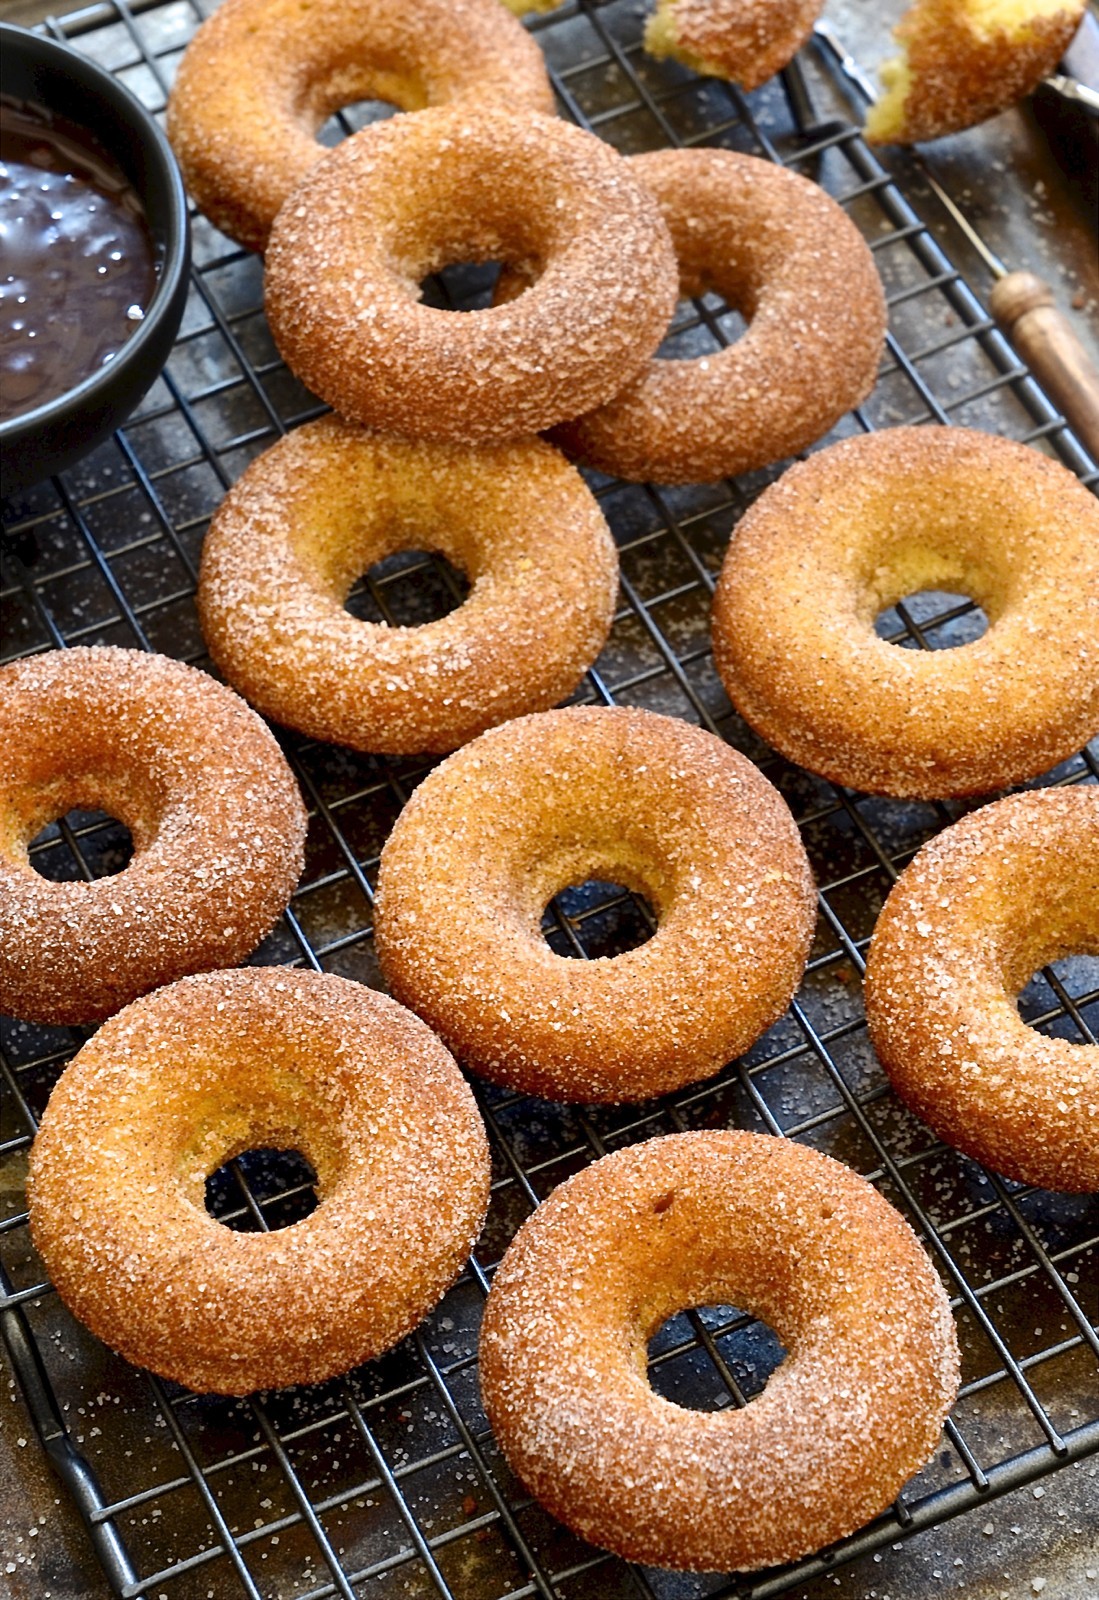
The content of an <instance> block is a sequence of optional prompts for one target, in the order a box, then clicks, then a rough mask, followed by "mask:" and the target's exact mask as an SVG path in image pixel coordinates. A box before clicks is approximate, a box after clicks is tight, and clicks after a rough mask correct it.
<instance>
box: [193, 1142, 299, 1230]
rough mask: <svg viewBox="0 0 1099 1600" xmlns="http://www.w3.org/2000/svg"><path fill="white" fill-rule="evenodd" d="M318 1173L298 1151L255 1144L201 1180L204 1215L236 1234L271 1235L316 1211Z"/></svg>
mask: <svg viewBox="0 0 1099 1600" xmlns="http://www.w3.org/2000/svg"><path fill="white" fill-rule="evenodd" d="M316 1184H317V1173H316V1170H315V1168H314V1167H313V1165H312V1163H311V1162H310V1161H309V1159H308V1157H307V1156H304V1155H303V1154H302V1152H301V1151H300V1150H294V1149H275V1148H272V1147H270V1146H267V1145H257V1146H256V1147H255V1148H254V1149H252V1150H245V1151H244V1152H243V1153H242V1154H240V1155H237V1156H234V1157H233V1159H232V1160H231V1161H227V1162H225V1164H224V1165H223V1166H220V1167H218V1168H217V1170H216V1171H215V1172H211V1173H210V1175H209V1177H208V1178H207V1179H206V1210H207V1211H208V1212H209V1214H210V1215H211V1216H212V1217H213V1218H214V1220H215V1221H216V1222H220V1223H223V1224H224V1225H225V1227H227V1228H232V1229H233V1231H234V1232H235V1233H269V1232H270V1233H273V1232H275V1231H276V1230H277V1229H279V1228H288V1227H290V1226H291V1224H292V1223H295V1222H301V1220H302V1219H303V1218H304V1217H307V1216H308V1215H309V1214H310V1212H311V1211H315V1210H316V1208H317V1205H318V1203H319V1202H318V1200H317V1190H316Z"/></svg>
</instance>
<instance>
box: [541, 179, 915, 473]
mask: <svg viewBox="0 0 1099 1600" xmlns="http://www.w3.org/2000/svg"><path fill="white" fill-rule="evenodd" d="M630 166H631V168H632V169H633V172H634V175H635V177H637V178H639V179H640V180H641V182H642V183H644V185H645V187H646V188H648V189H650V190H651V191H652V192H653V194H654V195H655V196H656V198H657V200H658V201H659V203H660V209H661V211H662V213H663V215H664V220H665V222H666V223H667V224H668V228H669V230H670V232H671V235H672V243H673V244H674V245H675V252H676V257H677V259H678V261H679V278H680V294H681V295H682V296H684V297H685V298H686V297H689V296H698V295H703V294H706V293H708V292H709V291H711V290H713V291H715V292H716V293H717V294H719V295H721V297H722V298H723V299H724V300H726V301H727V302H728V303H729V304H730V305H733V306H736V307H737V308H738V309H739V310H741V311H743V313H744V315H745V317H746V318H748V319H749V322H750V326H749V328H748V331H747V332H746V333H745V335H744V336H743V338H741V339H739V340H738V341H737V342H736V343H735V344H733V345H731V346H730V347H729V348H728V349H725V350H720V351H716V352H714V353H713V354H710V355H705V356H699V357H696V358H695V359H694V360H689V361H683V360H679V361H673V360H667V361H662V360H652V361H650V362H649V364H648V365H647V366H646V367H645V369H644V370H643V371H642V373H641V374H640V375H639V376H638V377H636V378H635V379H634V380H633V382H632V383H630V384H629V385H628V386H627V387H626V388H625V389H623V390H622V391H621V393H619V394H617V395H615V397H614V399H613V400H610V401H608V403H607V404H606V405H604V406H602V407H600V409H599V410H598V411H593V412H589V414H588V415H587V416H584V417H580V418H579V419H578V420H577V421H575V422H566V423H563V424H562V425H561V426H560V427H559V428H558V429H556V430H555V433H554V438H555V440H556V441H557V442H558V443H559V444H561V445H562V446H563V447H564V448H565V449H566V450H568V451H569V452H570V453H571V454H573V455H577V456H580V457H582V458H583V459H584V460H585V461H587V462H590V463H591V464H592V465H593V466H595V467H598V468H599V469H600V470H601V471H603V472H610V473H614V474H616V475H617V476H618V477H620V478H632V479H635V480H637V481H639V482H645V481H650V480H651V481H654V482H657V483H704V482H710V481H712V480H713V479H715V478H724V477H735V476H736V475H737V474H738V473H742V472H749V471H752V470H753V469H754V468H756V467H761V466H766V465H767V464H768V463H769V462H772V461H778V460H779V459H781V458H782V457H783V456H791V455H796V454H797V453H798V452H799V451H801V450H804V449H805V447H806V446H807V445H809V444H812V443H813V442H814V441H815V440H816V439H819V438H820V437H821V435H822V434H825V433H827V432H828V429H829V428H830V427H832V425H833V424H834V423H835V422H838V420H839V419H840V417H842V416H843V414H844V412H846V411H849V410H850V409H851V407H852V406H855V405H858V403H859V401H860V400H863V399H865V397H866V396H867V395H868V394H869V392H870V390H871V389H872V388H873V386H874V380H875V378H876V376H877V371H878V363H879V361H880V359H881V351H882V345H883V342H884V339H885V325H886V309H885V296H884V294H883V293H882V286H881V281H880V279H879V278H878V272H877V268H876V267H875V265H874V258H873V256H872V255H871V254H870V251H869V250H868V249H867V247H866V244H865V243H864V241H863V238H862V235H861V234H860V233H859V231H858V229H857V228H856V227H855V225H854V223H853V222H851V221H850V219H849V218H848V217H847V216H846V214H845V213H844V212H843V211H842V210H841V208H840V207H839V206H838V205H837V204H836V202H835V201H834V200H833V199H831V198H830V196H828V195H826V194H825V193H824V191H823V189H820V188H819V187H818V186H817V185H816V184H814V183H809V182H807V181H806V180H805V179H804V178H800V177H798V175H797V174H796V173H794V172H787V171H786V170H785V169H784V168H782V167H776V166H775V165H774V163H773V162H769V161H760V160H757V159H756V158H754V157H752V156H742V155H736V154H734V153H733V151H731V150H654V151H652V152H650V153H648V154H646V155H640V156H633V157H631V158H630Z"/></svg>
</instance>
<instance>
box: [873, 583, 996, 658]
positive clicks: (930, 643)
mask: <svg viewBox="0 0 1099 1600" xmlns="http://www.w3.org/2000/svg"><path fill="white" fill-rule="evenodd" d="M988 626H989V618H988V613H987V612H986V611H984V610H983V608H982V607H981V606H980V605H979V604H978V603H977V601H976V600H974V599H972V598H971V597H970V596H969V595H966V594H955V593H951V592H950V591H949V590H946V589H919V590H916V591H915V592H914V593H912V594H909V595H906V596H905V597H904V598H903V599H901V600H897V601H896V602H895V603H894V604H893V605H891V606H887V607H886V608H885V609H884V610H883V611H879V612H878V615H877V616H876V617H875V619H874V632H875V633H876V634H877V636H878V638H879V639H884V640H885V642H886V643H887V644H895V645H899V646H900V647H901V649H903V650H922V649H930V650H957V649H960V648H961V646H962V645H967V644H972V643H973V642H974V640H976V639H979V638H981V636H982V635H983V634H985V633H987V631H988Z"/></svg>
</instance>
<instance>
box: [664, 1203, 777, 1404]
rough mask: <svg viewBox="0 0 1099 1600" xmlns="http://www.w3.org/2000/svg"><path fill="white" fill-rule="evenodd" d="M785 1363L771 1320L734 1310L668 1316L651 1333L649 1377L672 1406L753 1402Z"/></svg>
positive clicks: (712, 1309)
mask: <svg viewBox="0 0 1099 1600" xmlns="http://www.w3.org/2000/svg"><path fill="white" fill-rule="evenodd" d="M661 1198H664V1197H661ZM672 1209H674V1204H673V1207H672ZM785 1359H786V1350H785V1347H784V1346H783V1344H782V1341H781V1340H780V1339H779V1337H778V1335H777V1334H776V1333H775V1331H774V1329H773V1328H772V1327H770V1326H769V1325H768V1324H767V1323H766V1322H761V1321H760V1320H759V1319H758V1318H757V1317H753V1316H751V1315H750V1314H749V1313H747V1312H744V1311H738V1310H737V1309H736V1308H735V1307H733V1306H727V1305H708V1306H696V1307H693V1308H689V1309H687V1310H684V1311H679V1312H677V1313H676V1314H675V1316H672V1317H669V1318H668V1319H667V1320H666V1321H665V1322H663V1323H661V1325H660V1327H659V1328H658V1329H657V1330H656V1332H655V1333H654V1334H653V1335H652V1337H651V1338H650V1340H649V1345H648V1377H649V1383H650V1384H651V1386H652V1388H653V1391H654V1393H656V1394H658V1395H660V1396H661V1398H662V1399H664V1400H669V1401H671V1402H672V1404H673V1405H677V1406H682V1407H683V1408H684V1409H685V1410H688V1411H723V1410H725V1409H726V1408H727V1407H729V1406H738V1405H741V1404H742V1403H745V1404H746V1403H749V1402H750V1401H752V1400H754V1399H755V1398H756V1396H757V1395H758V1394H760V1393H761V1392H762V1390H763V1388H764V1386H765V1385H766V1383H767V1380H768V1379H769V1378H770V1376H771V1374H772V1373H773V1372H775V1371H776V1370H777V1369H778V1367H780V1366H781V1365H782V1363H783V1361H784V1360H785Z"/></svg>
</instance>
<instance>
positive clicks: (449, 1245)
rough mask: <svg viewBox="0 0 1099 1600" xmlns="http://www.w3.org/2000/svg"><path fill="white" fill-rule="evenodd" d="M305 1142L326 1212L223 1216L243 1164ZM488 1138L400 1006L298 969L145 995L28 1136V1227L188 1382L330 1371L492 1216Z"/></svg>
mask: <svg viewBox="0 0 1099 1600" xmlns="http://www.w3.org/2000/svg"><path fill="white" fill-rule="evenodd" d="M263 1148H274V1149H295V1150H299V1151H300V1152H301V1153H302V1154H303V1155H304V1156H305V1157H306V1158H307V1159H308V1160H309V1162H310V1163H311V1164H312V1166H313V1169H314V1171H315V1172H316V1174H317V1191H318V1195H319V1199H320V1204H319V1205H318V1206H317V1209H316V1210H315V1211H313V1212H312V1213H311V1214H310V1215H309V1216H307V1217H305V1218H303V1219H302V1220H301V1221H299V1222H295V1223H293V1224H292V1225H291V1226H289V1227H285V1228H279V1229H277V1230H276V1231H274V1232H271V1233H238V1232H235V1231H233V1230H232V1229H231V1228H228V1227H224V1226H223V1225H222V1224H221V1223H219V1222H217V1221H215V1219H214V1218H213V1217H212V1216H210V1215H209V1214H208V1213H207V1211H206V1209H205V1205H204V1185H205V1181H206V1179H207V1177H208V1176H209V1175H210V1174H211V1173H212V1172H216V1171H217V1169H218V1167H220V1166H222V1165H223V1164H224V1163H225V1162H226V1161H229V1160H231V1159H232V1157H233V1156H235V1155H239V1154H241V1153H242V1152H243V1151H246V1150H255V1149H263ZM488 1185H489V1161H488V1148H487V1144H486V1141H485V1134H484V1128H483V1127H482V1124H481V1119H480V1116H479V1115H478V1112H477V1108H476V1106H475V1105H474V1101H473V1096H472V1095H471V1094H470V1092H469V1089H468V1088H467V1086H466V1084H465V1082H464V1081H463V1079H462V1077H461V1074H460V1073H459V1072H458V1069H457V1068H456V1067H455V1065H454V1062H453V1061H452V1059H451V1058H450V1056H449V1055H448V1054H447V1052H446V1051H445V1050H444V1049H443V1047H442V1045H441V1044H440V1043H439V1041H438V1040H437V1039H436V1038H435V1037H434V1036H433V1035H432V1034H431V1033H430V1032H429V1030H428V1029H427V1028H425V1027H424V1026H423V1024H422V1023H420V1022H418V1021H417V1020H416V1018H415V1017H412V1016H410V1015H409V1014H408V1012H407V1011H404V1010H403V1009H402V1008H401V1007H400V1006H398V1005H394V1003H393V1001H392V1000H387V999H385V997H384V996H382V995H379V994H376V993H374V992H373V991H372V990H370V989H367V988H365V987H364V986H363V985H361V984H357V983H351V982H349V981H348V980H347V979H345V978H337V977H333V976H331V975H330V974H318V973H311V972H295V971H291V970H290V969H288V968H286V967H265V968H244V969H241V970H239V971H236V972H211V973H206V974H203V975H202V976H200V977H196V978H184V979H182V980H181V981H180V982H179V983H174V984H171V985H169V986H168V987H167V988H165V989H160V990H158V991H157V993H156V994H153V995H149V996H147V997H146V998H145V999H143V1000H138V1001H135V1003H134V1004H133V1005H131V1006H128V1007H127V1008H126V1010H125V1011H123V1012H121V1013H120V1014H119V1015H118V1016H116V1017H112V1018H111V1020H110V1021H109V1022H107V1023H105V1024H104V1026H103V1027H102V1028H100V1030H99V1032H98V1033H97V1034H95V1036H94V1037H93V1038H92V1039H91V1040H90V1041H89V1042H88V1044H86V1045H85V1046H84V1048H83V1050H81V1051H80V1053H79V1054H78V1055H77V1056H76V1057H75V1059H74V1060H73V1061H72V1062H71V1064H70V1065H69V1067H68V1068H67V1069H66V1071H65V1072H64V1073H63V1074H62V1076H61V1078H60V1080H59V1082H58V1084H57V1086H56V1088H55V1089H54V1091H53V1094H52V1095H51V1096H50V1102H49V1105H48V1106H47V1107H46V1113H45V1116H44V1117H43V1119H42V1124H41V1127H40V1128H39V1131H38V1135H37V1137H36V1139H35V1142H34V1146H33V1149H32V1151H31V1158H30V1180H29V1186H28V1199H29V1205H30V1221H31V1234H32V1237H33V1240H34V1243H35V1246H36V1248H37V1249H38V1251H39V1252H40V1254H41V1256H42V1259H43V1261H44V1262H45V1263H46V1268H47V1270H48V1272H49V1274H50V1276H51V1278H52V1279H53V1282H54V1284H55V1286H56V1288H57V1291H58V1293H59V1294H60V1295H61V1298H62V1299H63V1300H64V1302H65V1304H66V1305H67V1306H68V1307H69V1309H70V1311H72V1312H73V1313H74V1315H75V1316H77V1317H79V1318H80V1320H81V1321H82V1322H84V1323H85V1324H86V1325H87V1326H88V1327H89V1328H90V1329H91V1330H92V1332H93V1333H95V1334H96V1335H98V1337H99V1338H101V1339H103V1340H104V1342H105V1343H106V1344H108V1345H110V1346H111V1348H112V1349H114V1350H117V1351H118V1352H119V1353H120V1354H121V1355H123V1356H125V1357H126V1359H127V1360H128V1361H133V1362H136V1363H137V1364H138V1365H139V1366H144V1367H149V1368H150V1369H151V1370H152V1371H154V1372H157V1373H159V1374H160V1375H161V1376H162V1377H165V1378H172V1379H174V1380H175V1381H176V1382H177V1383H182V1384H185V1385H186V1386H187V1387H188V1388H189V1389H196V1390H198V1391H200V1392H207V1391H212V1392H214V1393H217V1394H247V1393H249V1392H250V1391H251V1390H253V1389H261V1388H263V1389H267V1388H276V1387H281V1386H282V1385H285V1384H291V1383H318V1382H320V1381H321V1380H322V1379H325V1378H329V1377H331V1376H333V1374H335V1373H338V1372H344V1371H346V1370H347V1368H348V1367H352V1366H354V1365H355V1364H356V1363H357V1362H360V1361H365V1360H367V1359H368V1358H369V1357H371V1356H374V1355H377V1354H379V1353H380V1352H381V1351H383V1350H387V1349H389V1347H390V1346H391V1345H394V1344H396V1343H397V1341H398V1340H399V1339H401V1338H403V1336H404V1335H405V1334H406V1333H407V1332H408V1331H409V1329H410V1328H413V1327H415V1325H416V1323H417V1322H419V1321H420V1319H421V1318H422V1317H423V1316H425V1315H426V1314H427V1312H428V1311H429V1310H430V1309H431V1307H432V1306H434V1305H435V1304H436V1303H437V1302H438V1301H439V1300H440V1299H441V1298H442V1296H443V1294H444V1293H445V1291H446V1290H447V1288H448V1287H449V1286H450V1284H451V1283H452V1282H453V1281H454V1279H455V1278H456V1277H457V1276H458V1273H459V1272H460V1271H461V1269H462V1266H463V1265H464V1263H465V1261H466V1258H467V1257H468V1255H469V1252H470V1249H471V1248H472V1246H473V1241H474V1239H475V1238H476V1237H477V1233H478V1231H479V1229H480V1227H481V1223H482V1222H483V1220H484V1216H485V1210H486V1207H487V1205H488Z"/></svg>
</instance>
